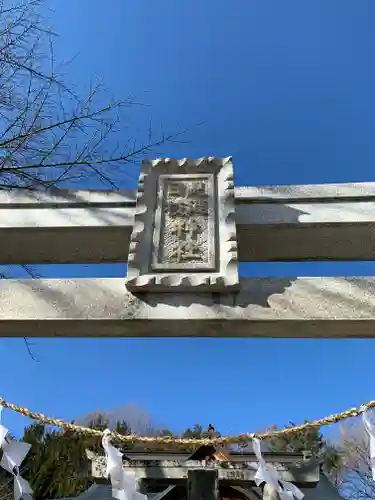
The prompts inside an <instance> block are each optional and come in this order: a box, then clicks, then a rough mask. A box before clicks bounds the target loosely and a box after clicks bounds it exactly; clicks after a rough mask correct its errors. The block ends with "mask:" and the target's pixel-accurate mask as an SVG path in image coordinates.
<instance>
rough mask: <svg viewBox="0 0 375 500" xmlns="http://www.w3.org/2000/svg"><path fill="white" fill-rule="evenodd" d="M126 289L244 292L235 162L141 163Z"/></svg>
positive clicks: (226, 159) (183, 160) (163, 291)
mask: <svg viewBox="0 0 375 500" xmlns="http://www.w3.org/2000/svg"><path fill="white" fill-rule="evenodd" d="M126 286H127V288H128V290H130V291H133V292H134V293H154V292H161V293H169V292H173V293H175V292H179V293H198V292H199V293H207V292H208V293H211V292H216V293H217V292H219V293H230V292H232V291H233V290H238V270H237V238H236V224H235V206H234V184H233V165H232V159H231V158H230V157H228V158H213V157H209V158H200V159H198V160H192V159H189V158H185V159H182V160H176V159H171V158H164V159H162V158H160V159H158V160H150V161H144V162H143V163H142V170H141V173H140V177H139V184H138V191H137V206H136V211H135V216H134V225H133V231H132V236H131V241H130V246H129V253H128V273H127V280H126Z"/></svg>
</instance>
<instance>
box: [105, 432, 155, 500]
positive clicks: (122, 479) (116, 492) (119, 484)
mask: <svg viewBox="0 0 375 500" xmlns="http://www.w3.org/2000/svg"><path fill="white" fill-rule="evenodd" d="M102 446H103V448H104V451H105V456H106V460H107V467H106V476H107V477H108V478H109V479H110V481H111V484H112V496H113V498H117V499H118V500H147V496H146V495H143V494H142V493H139V491H138V482H137V479H136V477H135V473H134V472H127V471H125V470H124V468H123V466H122V453H121V451H120V450H118V449H117V448H115V447H114V446H113V445H112V443H111V431H110V430H109V429H106V430H105V431H104V433H103V439H102Z"/></svg>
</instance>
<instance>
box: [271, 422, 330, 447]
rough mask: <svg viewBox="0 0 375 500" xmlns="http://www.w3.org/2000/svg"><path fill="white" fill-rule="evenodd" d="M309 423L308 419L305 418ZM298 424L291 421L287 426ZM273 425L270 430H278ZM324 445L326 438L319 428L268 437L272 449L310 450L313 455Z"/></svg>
mask: <svg viewBox="0 0 375 500" xmlns="http://www.w3.org/2000/svg"><path fill="white" fill-rule="evenodd" d="M305 423H307V420H305ZM295 425H296V424H294V423H293V422H289V424H288V425H286V426H285V427H286V428H290V427H295ZM276 429H277V427H276V426H272V427H271V428H270V430H276ZM323 446H324V439H323V436H322V434H321V433H320V430H319V429H306V430H302V431H299V432H293V433H291V434H282V435H279V436H274V437H271V438H269V439H267V447H268V449H269V450H270V451H290V452H295V453H302V452H303V451H309V452H311V454H312V455H317V454H318V453H319V452H320V451H321V450H322V448H323Z"/></svg>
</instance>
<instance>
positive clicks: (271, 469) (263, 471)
mask: <svg viewBox="0 0 375 500" xmlns="http://www.w3.org/2000/svg"><path fill="white" fill-rule="evenodd" d="M253 449H254V453H255V456H256V457H257V459H258V463H259V466H258V470H257V472H256V474H255V478H254V480H255V484H256V485H257V486H260V485H261V484H262V483H266V484H268V485H269V486H270V488H272V489H273V490H275V491H276V492H277V493H278V494H279V497H280V499H281V500H294V498H296V499H297V500H302V498H303V497H304V496H305V495H304V494H303V493H302V491H301V490H300V489H298V488H297V486H295V485H294V484H292V483H289V482H288V481H283V480H282V479H281V477H280V474H279V472H278V470H277V469H276V467H275V466H274V465H272V464H270V463H267V462H266V461H265V460H264V458H263V457H262V452H261V449H260V440H259V439H257V438H254V439H253Z"/></svg>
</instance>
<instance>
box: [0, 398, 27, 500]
mask: <svg viewBox="0 0 375 500" xmlns="http://www.w3.org/2000/svg"><path fill="white" fill-rule="evenodd" d="M1 412H2V408H1V407H0V421H1ZM0 448H1V449H2V451H3V456H2V458H1V461H0V466H1V467H2V468H3V469H5V470H6V471H8V472H9V473H10V474H12V476H13V477H14V499H15V500H20V499H21V498H25V497H27V496H29V497H30V496H31V495H32V494H33V490H32V489H31V487H30V485H29V483H28V482H27V481H26V479H24V478H23V477H21V475H20V473H19V468H20V466H21V463H22V462H23V460H24V459H25V457H26V455H27V454H28V452H29V450H30V448H31V445H30V444H28V443H21V442H19V441H17V440H15V439H11V437H10V436H9V435H8V429H7V428H6V427H4V426H3V425H2V424H0Z"/></svg>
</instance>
